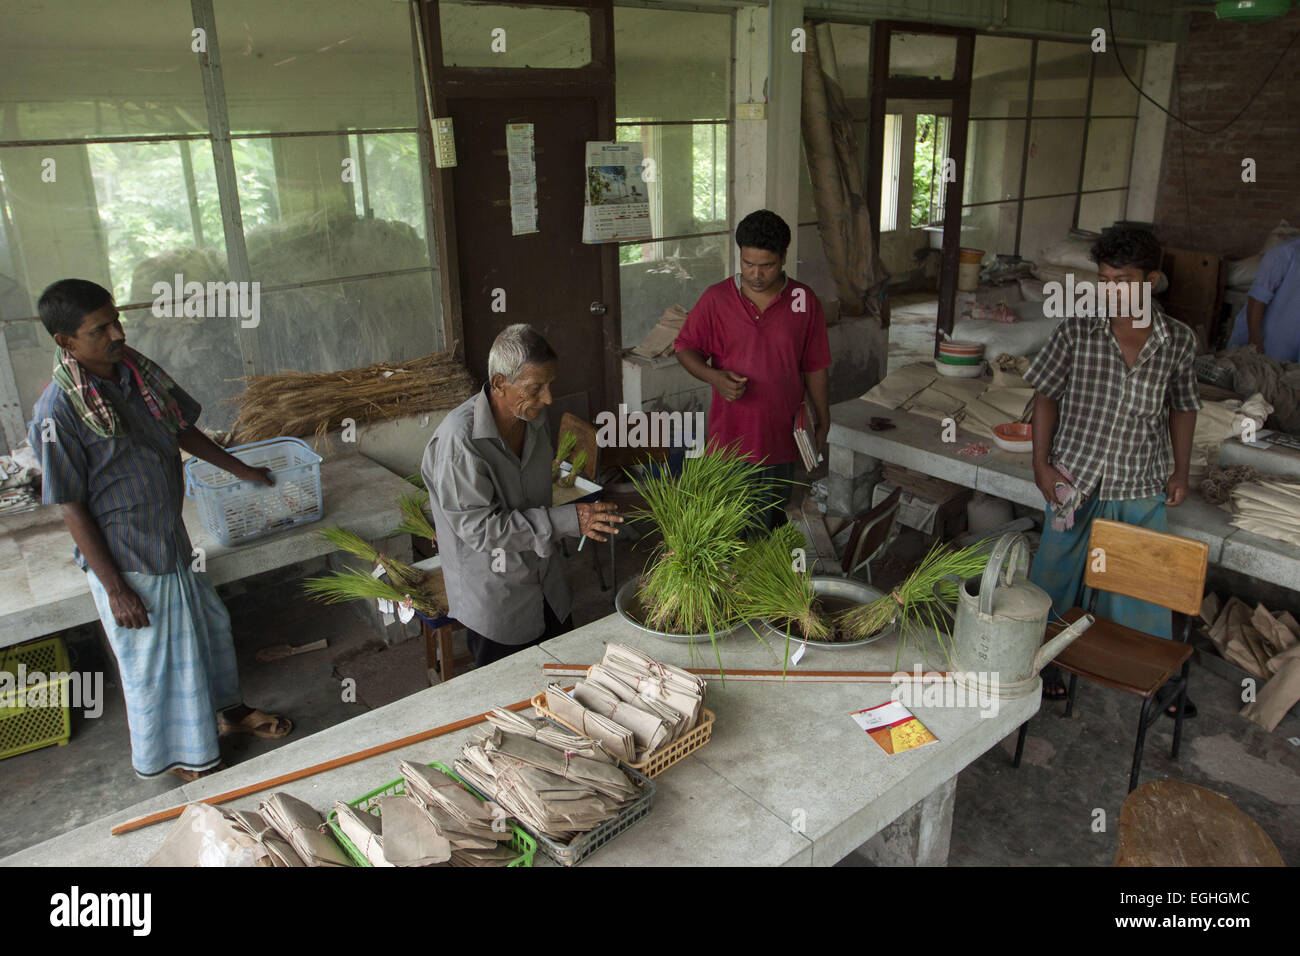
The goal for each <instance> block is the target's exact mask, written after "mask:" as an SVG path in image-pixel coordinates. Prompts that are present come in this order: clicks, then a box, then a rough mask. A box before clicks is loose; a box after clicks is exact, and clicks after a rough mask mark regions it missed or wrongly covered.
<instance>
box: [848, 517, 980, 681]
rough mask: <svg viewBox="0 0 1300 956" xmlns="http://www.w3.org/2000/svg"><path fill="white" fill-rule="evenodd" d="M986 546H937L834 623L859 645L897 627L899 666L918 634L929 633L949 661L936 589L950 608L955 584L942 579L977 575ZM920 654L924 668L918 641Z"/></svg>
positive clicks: (924, 649)
mask: <svg viewBox="0 0 1300 956" xmlns="http://www.w3.org/2000/svg"><path fill="white" fill-rule="evenodd" d="M989 544H990V542H987V541H985V542H979V543H977V544H972V545H970V546H968V547H965V548H961V549H959V550H954V549H953V548H951V547H949V546H947V545H944V544H939V543H936V544H935V545H934V547H932V548H931V549H930V550H929V552H927V554H926V556H925V557H924V558H922V559H921V563H920V564H919V565H917V567H916V569H915V570H914V571H912V573H911V574H909V575H908V576H907V577H906V578H904V579H903V581H902V582H901V583H900V584H899V585H898V586H897V587H895V588H894V589H893V590H891V591H890V592H889V593H888V594H885V595H882V596H881V597H879V598H877V599H876V600H874V601H872V602H871V603H869V604H863V605H860V606H858V607H855V608H851V609H849V610H848V611H845V612H844V613H843V614H841V615H840V617H839V619H838V621H837V624H838V626H839V627H840V628H841V629H842V630H843V631H844V632H845V633H846V634H847V635H848V637H849V639H850V640H860V639H862V638H865V637H869V636H870V635H872V634H875V633H876V632H878V631H879V630H880V629H881V628H884V627H886V626H888V625H889V624H891V623H895V624H897V625H898V659H899V660H900V661H901V659H902V655H903V649H904V648H905V647H906V646H907V644H908V643H909V641H910V640H911V636H912V635H914V634H920V635H924V633H925V630H923V629H928V630H930V631H933V632H934V634H935V635H936V637H937V638H938V641H939V647H940V648H941V649H942V650H943V652H944V656H945V657H946V658H948V659H949V660H951V647H950V645H949V643H948V640H947V637H946V634H947V618H946V617H945V616H944V615H943V613H942V612H940V611H939V609H938V608H937V607H936V604H937V601H938V598H936V596H935V588H936V587H937V588H938V592H939V595H940V596H942V598H943V599H944V600H945V601H948V602H949V603H955V602H956V600H957V589H958V585H957V583H956V582H954V581H945V580H944V577H945V576H946V575H950V574H952V575H956V576H957V577H958V578H962V579H965V578H968V577H972V576H974V575H976V574H980V573H982V572H983V571H984V566H985V565H986V564H988V560H989ZM921 652H922V654H925V659H926V663H927V664H928V663H929V655H928V653H927V652H926V646H925V643H924V640H921ZM895 663H896V664H897V661H896V662H895Z"/></svg>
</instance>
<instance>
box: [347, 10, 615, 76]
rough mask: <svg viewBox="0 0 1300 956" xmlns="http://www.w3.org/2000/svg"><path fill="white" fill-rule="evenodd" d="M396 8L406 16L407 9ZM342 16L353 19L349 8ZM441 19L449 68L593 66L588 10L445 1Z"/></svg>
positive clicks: (439, 14)
mask: <svg viewBox="0 0 1300 956" xmlns="http://www.w3.org/2000/svg"><path fill="white" fill-rule="evenodd" d="M396 7H397V9H398V11H399V12H400V13H401V15H402V16H403V17H405V16H406V4H397V5H396ZM341 13H342V15H343V16H346V17H351V16H352V15H353V14H352V13H351V11H350V10H349V8H348V7H343V8H341ZM438 18H439V22H440V25H441V28H442V62H443V64H444V65H446V66H468V67H500V68H512V69H523V68H525V67H529V68H532V69H543V70H546V69H551V70H559V69H573V68H577V67H583V66H586V65H587V64H589V63H590V62H591V21H590V19H589V17H588V14H587V12H586V11H585V10H566V9H563V8H562V7H511V6H506V5H505V4H501V3H467V2H464V0H440V2H439V3H438ZM496 30H503V31H505V32H504V34H501V33H494V32H493V31H496ZM503 45H504V49H502V46H503ZM494 46H495V49H494Z"/></svg>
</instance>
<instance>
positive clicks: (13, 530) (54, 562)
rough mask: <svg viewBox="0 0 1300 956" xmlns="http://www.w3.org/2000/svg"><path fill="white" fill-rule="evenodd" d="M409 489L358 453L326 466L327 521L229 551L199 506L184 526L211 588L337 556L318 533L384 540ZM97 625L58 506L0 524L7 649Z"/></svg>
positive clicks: (188, 503)
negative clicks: (329, 530)
mask: <svg viewBox="0 0 1300 956" xmlns="http://www.w3.org/2000/svg"><path fill="white" fill-rule="evenodd" d="M409 490H410V486H409V485H408V484H407V483H406V482H405V481H403V480H402V479H401V478H400V477H398V476H397V475H395V474H393V473H392V472H390V471H389V470H388V469H387V468H384V467H383V466H382V465H378V464H376V463H375V462H373V461H371V460H370V459H369V458H366V457H365V456H364V455H360V454H357V453H356V452H351V453H347V454H341V455H339V456H338V457H335V458H327V459H326V460H325V461H324V462H323V463H322V464H321V493H322V495H323V496H324V515H323V518H322V520H321V521H316V522H313V523H311V524H305V525H298V526H297V527H294V528H290V529H288V530H286V531H281V532H279V533H277V534H273V535H268V536H267V537H264V538H257V539H256V540H254V541H250V542H249V543H247V544H243V545H235V546H234V547H225V546H223V545H221V544H220V543H218V542H217V541H216V539H214V538H213V537H212V536H211V535H209V534H208V532H207V531H206V530H205V529H204V528H203V525H202V524H201V523H200V522H199V515H198V511H197V508H196V505H195V501H194V499H193V498H186V499H185V510H184V517H185V526H186V527H187V528H188V529H189V532H190V539H191V541H192V542H193V543H194V546H195V547H196V548H203V549H204V552H205V554H206V558H207V571H208V574H210V575H211V577H212V582H213V583H214V584H217V585H221V584H226V583H228V582H230V581H236V580H239V579H240V578H245V577H249V576H251V575H254V574H260V573H262V572H264V571H270V570H273V569H275V568H280V567H286V566H288V565H292V564H296V563H298V562H300V561H306V560H308V559H310V558H315V557H319V556H320V555H323V554H328V553H330V552H332V551H333V550H334V548H333V547H332V546H331V545H330V544H329V542H327V541H325V540H323V539H321V538H320V537H319V536H317V534H316V532H317V531H319V530H320V529H321V528H323V527H327V526H333V525H338V526H340V527H344V528H347V529H349V530H351V531H355V532H356V533H357V534H359V535H361V537H363V538H366V539H367V540H371V541H380V540H383V539H384V538H386V537H387V536H388V533H389V532H390V531H392V529H393V528H394V527H395V526H396V525H397V523H398V522H399V521H400V520H401V515H400V513H399V511H398V507H397V502H398V499H399V497H400V496H401V495H402V494H403V493H404V492H405V491H409ZM407 547H409V539H408V545H407ZM95 620H98V614H97V613H96V612H95V602H94V599H93V598H91V596H90V588H89V587H88V586H87V584H86V575H85V574H84V573H83V572H82V571H81V570H80V569H79V568H78V567H77V566H76V564H75V563H74V562H73V560H72V536H71V535H69V534H68V531H67V528H66V527H65V526H64V524H63V519H62V517H60V515H59V509H58V507H57V506H54V505H47V506H42V507H40V508H38V509H36V510H35V511H29V512H26V513H24V514H20V515H13V516H10V517H7V518H0V647H7V646H9V645H11V644H18V643H21V642H22V641H29V640H32V639H33V638H36V637H41V636H42V635H45V634H51V633H53V632H55V631H60V630H63V629H64V628H68V627H75V626H76V625H79V624H88V623H90V622H91V621H95Z"/></svg>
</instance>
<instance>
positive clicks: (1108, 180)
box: [1083, 119, 1137, 189]
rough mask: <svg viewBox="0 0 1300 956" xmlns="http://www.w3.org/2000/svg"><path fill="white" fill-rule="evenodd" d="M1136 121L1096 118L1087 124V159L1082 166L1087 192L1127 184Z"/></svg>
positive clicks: (1084, 185)
mask: <svg viewBox="0 0 1300 956" xmlns="http://www.w3.org/2000/svg"><path fill="white" fill-rule="evenodd" d="M1136 126H1137V120H1131V119H1095V120H1091V121H1090V122H1089V123H1088V157H1087V159H1086V160H1084V164H1083V188H1084V189H1110V188H1112V187H1115V186H1127V185H1128V170H1129V158H1130V156H1131V155H1132V152H1133V130H1134V128H1135V127H1136Z"/></svg>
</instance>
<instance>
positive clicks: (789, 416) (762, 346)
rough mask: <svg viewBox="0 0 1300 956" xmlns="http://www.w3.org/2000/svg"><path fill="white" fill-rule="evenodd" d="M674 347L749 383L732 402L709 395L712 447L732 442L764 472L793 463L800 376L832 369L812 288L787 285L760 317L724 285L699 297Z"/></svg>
mask: <svg viewBox="0 0 1300 956" xmlns="http://www.w3.org/2000/svg"><path fill="white" fill-rule="evenodd" d="M673 348H674V349H675V350H676V351H679V352H680V351H681V350H682V349H693V350H694V351H696V352H699V353H700V354H701V355H703V356H704V357H705V358H706V359H711V360H712V361H713V367H714V368H719V369H724V370H726V371H728V372H735V373H737V374H739V375H743V376H745V377H746V378H748V379H749V382H748V383H747V384H746V386H745V394H744V395H742V396H741V397H740V398H738V399H737V400H736V401H734V402H729V401H727V400H726V399H724V398H723V397H722V396H721V395H719V394H718V391H717V389H714V390H713V402H712V403H711V404H710V406H709V440H710V442H711V443H717V444H722V445H729V444H731V443H732V442H738V443H739V449H740V451H741V453H742V454H743V455H744V456H745V457H746V458H748V459H750V460H751V461H764V463H765V464H768V465H781V464H785V463H787V462H792V461H795V460H797V458H798V451H797V450H796V448H795V444H794V416H795V412H796V411H797V410H798V408H799V402H800V401H802V400H803V394H804V384H803V376H804V374H805V373H808V372H819V371H821V370H822V369H824V368H829V367H830V364H831V350H830V343H829V341H828V340H827V338H826V317H825V316H824V315H823V314H822V307H821V303H819V302H818V301H817V296H816V294H814V292H813V290H812V289H810V288H809V287H808V286H806V285H804V284H803V283H802V282H798V281H796V280H795V279H789V278H787V280H786V284H785V288H784V289H782V290H781V292H780V294H779V295H778V296H777V297H776V298H775V299H773V300H772V302H771V304H770V305H768V307H767V309H766V310H764V311H763V312H761V313H760V312H759V311H758V306H756V305H754V303H753V302H751V301H750V300H749V299H747V298H746V297H745V295H744V293H743V292H741V291H740V287H739V286H738V285H737V283H736V279H735V277H732V278H730V279H724V280H723V281H722V282H718V283H715V284H714V285H711V286H709V287H708V288H707V289H705V290H704V294H703V295H702V296H700V301H699V302H697V303H695V308H693V309H691V311H690V314H689V315H688V316H687V317H686V322H685V324H684V325H683V326H682V330H681V332H679V333H678V335H677V341H676V342H675V343H674V344H673Z"/></svg>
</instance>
